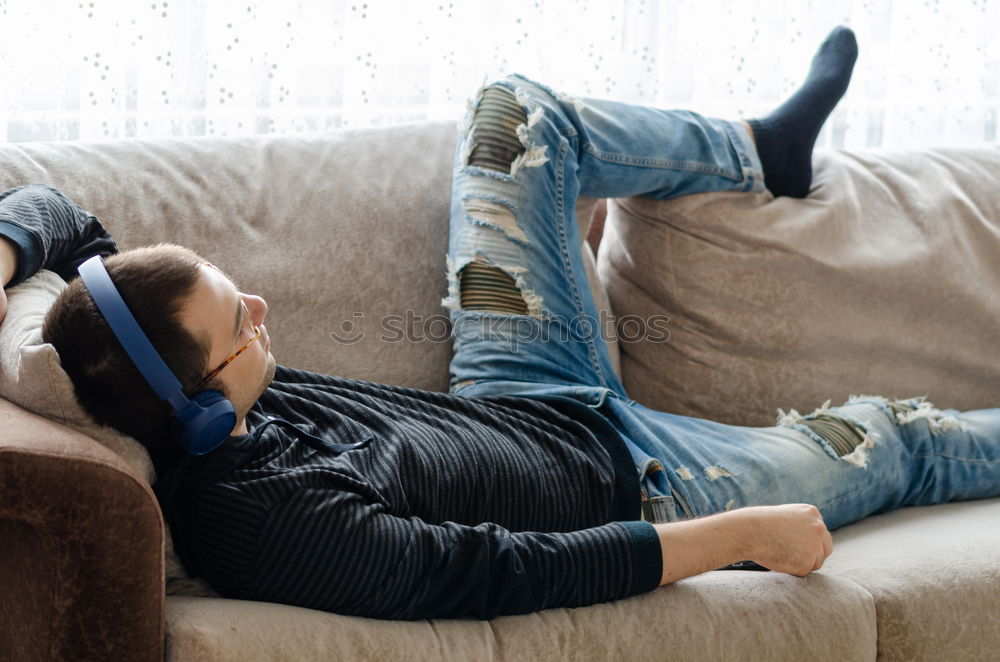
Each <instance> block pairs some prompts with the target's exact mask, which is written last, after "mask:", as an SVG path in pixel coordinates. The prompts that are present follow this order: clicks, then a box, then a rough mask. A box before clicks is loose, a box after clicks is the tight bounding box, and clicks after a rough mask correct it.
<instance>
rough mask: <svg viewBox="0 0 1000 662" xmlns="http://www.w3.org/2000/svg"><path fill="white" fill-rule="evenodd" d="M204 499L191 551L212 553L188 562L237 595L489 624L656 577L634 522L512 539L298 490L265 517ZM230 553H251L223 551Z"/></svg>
mask: <svg viewBox="0 0 1000 662" xmlns="http://www.w3.org/2000/svg"><path fill="white" fill-rule="evenodd" d="M229 489H231V488H220V487H215V486H213V487H211V488H209V491H210V492H211V491H216V490H223V491H226V492H228V491H229ZM230 494H231V493H230ZM206 497H208V498H206V499H205V500H203V502H202V503H206V504H214V505H206V506H205V507H203V508H202V513H201V515H202V518H203V519H202V520H201V526H199V538H200V539H201V540H200V542H201V543H202V544H201V545H199V548H200V549H202V550H211V556H210V557H209V556H207V555H206V553H205V552H204V551H203V552H202V553H201V554H200V556H201V558H200V559H199V564H200V565H201V567H202V568H203V569H205V570H207V571H209V572H211V573H212V574H214V575H215V576H216V577H217V578H218V579H221V578H222V577H225V578H226V580H225V583H227V584H228V583H230V582H232V584H231V587H229V588H230V590H232V591H236V592H239V593H242V595H241V596H240V597H244V598H248V599H256V600H267V601H275V602H282V603H286V604H293V605H298V606H303V607H309V608H314V609H322V610H327V611H334V612H337V613H341V614H353V615H359V616H368V617H375V618H390V619H423V618H441V617H477V618H481V619H489V618H493V617H495V616H498V615H501V614H520V613H527V612H532V611H536V610H539V609H545V608H549V607H579V606H584V605H589V604H593V603H596V602H604V601H608V600H615V599H620V598H624V597H627V596H629V595H634V594H636V593H642V592H645V591H648V590H651V589H652V588H655V587H656V585H657V584H658V583H659V578H660V574H661V567H660V563H661V561H660V545H659V541H658V539H657V537H656V535H655V532H654V530H653V527H652V526H651V525H650V524H648V523H645V522H612V523H609V524H606V525H603V526H597V527H594V528H589V529H585V530H582V531H573V532H566V533H536V532H511V531H508V530H506V529H504V528H502V527H500V526H498V525H496V524H489V523H485V524H480V525H477V526H465V525H460V524H456V523H454V522H444V523H443V524H441V525H432V524H428V523H426V522H424V521H422V520H421V519H419V518H416V517H412V516H411V517H403V516H397V515H394V514H392V513H389V512H387V511H386V509H385V508H384V507H383V506H382V505H381V504H378V503H370V502H367V501H366V500H365V499H364V498H363V497H362V496H361V494H358V493H350V492H344V491H337V492H331V491H329V490H318V489H299V490H297V491H295V492H294V493H292V494H291V495H290V496H289V497H288V498H287V500H285V501H284V502H283V503H281V504H280V505H278V506H276V507H273V508H271V509H269V510H268V511H267V512H264V511H263V510H260V509H253V508H248V507H247V503H246V501H244V500H243V498H242V497H240V501H242V502H243V506H244V507H243V509H242V510H243V511H244V512H245V513H246V514H240V513H236V512H234V509H233V507H232V505H233V502H232V501H230V500H229V499H227V498H226V496H225V495H224V494H223V492H222V491H220V492H216V494H215V495H214V497H213V496H209V495H207V494H206ZM216 497H218V498H216ZM226 502H229V503H228V504H226V505H223V504H224V503H226ZM212 511H214V514H213V512H212ZM239 549H244V550H245V549H255V550H256V552H255V554H253V555H247V554H245V553H244V554H242V555H240V554H233V553H232V552H231V551H230V550H239ZM250 556H253V558H250ZM215 565H218V566H219V567H218V568H215V567H211V566H215ZM249 586H253V587H254V588H253V590H252V591H247V587H249Z"/></svg>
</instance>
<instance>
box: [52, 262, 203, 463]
mask: <svg viewBox="0 0 1000 662" xmlns="http://www.w3.org/2000/svg"><path fill="white" fill-rule="evenodd" d="M204 262H205V260H203V259H202V258H201V257H199V256H198V254H197V253H195V252H194V251H191V250H189V249H187V248H184V247H182V246H177V245H175V244H157V245H156V246H149V247H146V248H137V249H133V250H129V251H123V252H121V253H119V254H117V255H113V256H111V257H109V258H107V259H106V260H105V261H104V264H105V267H106V268H107V270H108V275H109V276H111V280H112V281H113V282H114V284H115V287H116V288H117V289H118V292H119V293H120V294H121V296H122V299H124V301H125V304H126V305H127V306H128V308H129V310H130V311H131V312H132V315H133V316H135V319H136V321H137V322H138V323H139V326H140V327H141V328H142V330H143V331H144V332H145V334H146V337H148V338H149V341H150V342H151V343H152V344H153V347H155V348H156V351H157V352H159V354H160V356H161V357H162V358H163V360H164V362H165V363H166V364H167V366H168V367H169V368H170V370H171V371H172V372H173V373H174V375H175V376H176V377H177V379H178V380H179V381H180V383H181V386H182V387H183V388H184V390H185V392H186V393H188V394H189V395H190V389H192V388H193V387H194V386H196V385H197V384H198V382H199V381H200V380H201V379H202V377H203V376H204V375H205V373H206V372H208V370H207V369H206V364H207V363H208V353H209V347H208V339H207V337H205V338H196V337H194V336H193V335H192V334H191V333H190V332H188V331H187V329H185V328H184V327H183V326H182V325H181V322H180V310H181V307H182V305H183V303H184V301H185V299H186V298H187V297H188V296H190V295H191V293H192V292H193V291H194V288H195V285H196V284H197V282H198V278H199V274H200V272H199V267H200V266H201V265H202V264H204ZM42 339H43V340H44V341H45V342H48V343H51V344H52V345H53V346H54V347H55V349H56V352H57V353H58V354H59V359H60V361H61V362H62V367H63V369H64V370H65V371H66V374H68V375H69V377H70V379H71V380H72V381H73V389H74V391H75V393H76V398H77V400H78V401H79V402H80V404H81V406H82V407H83V408H84V410H85V411H86V412H87V413H88V414H90V416H91V417H93V419H94V420H95V421H97V422H98V423H100V424H102V425H107V426H110V427H113V428H115V429H116V430H118V431H119V432H123V433H125V434H127V435H129V436H131V437H133V438H135V439H136V440H138V441H139V442H140V443H142V444H143V445H144V446H146V447H147V448H149V449H151V450H152V449H163V450H165V451H167V450H174V449H175V448H176V447H175V443H174V441H173V439H172V438H171V437H170V434H169V417H170V413H171V409H170V406H169V405H167V404H166V403H165V402H163V401H162V400H160V399H159V398H158V397H157V396H156V394H155V393H154V392H153V389H152V387H150V386H149V384H148V383H147V382H146V380H145V379H144V378H143V377H142V375H141V374H140V373H139V370H138V368H136V367H135V364H133V363H132V360H131V359H130V358H129V357H128V355H127V354H126V353H125V350H124V349H123V348H122V346H121V344H120V343H119V342H118V339H117V338H116V337H115V335H114V333H113V332H112V331H111V327H109V326H108V323H107V322H106V321H105V320H104V317H103V316H102V315H101V313H100V311H99V310H98V309H97V305H96V304H95V303H94V300H93V298H92V297H91V296H90V292H89V291H88V290H87V288H86V287H85V286H84V284H83V281H82V280H81V279H80V278H74V279H73V280H72V281H70V283H69V284H68V285H67V286H66V288H65V289H64V290H63V291H62V292H61V293H60V295H59V297H58V298H57V299H56V301H55V303H54V304H53V305H52V308H51V309H50V310H49V312H48V314H47V315H46V316H45V323H44V325H43V327H42ZM210 386H211V387H212V388H220V387H221V383H219V382H217V381H216V383H213V384H210Z"/></svg>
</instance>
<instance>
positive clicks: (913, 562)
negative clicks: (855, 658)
mask: <svg viewBox="0 0 1000 662" xmlns="http://www.w3.org/2000/svg"><path fill="white" fill-rule="evenodd" d="M833 538H834V547H833V555H832V556H830V558H829V559H828V560H827V562H826V565H824V566H823V569H822V570H821V571H820V572H821V573H822V574H824V575H833V576H836V577H839V578H841V579H846V580H850V581H853V582H856V583H857V584H858V585H859V586H861V587H863V588H864V589H865V590H866V591H868V592H869V593H871V595H872V597H873V599H874V601H875V612H876V617H877V620H878V650H879V658H878V659H879V660H880V662H881V661H883V660H884V661H885V662H891V661H895V660H898V661H899V662H903V661H906V662H920V661H921V660H927V661H928V662H929V661H930V660H995V659H997V651H1000V499H985V500H982V501H966V502H962V503H950V504H944V505H940V506H926V507H919V508H903V509H901V510H897V511H895V512H892V513H887V514H885V515H876V516H874V517H870V518H868V519H866V520H863V521H861V522H858V523H857V524H852V525H851V526H848V527H844V528H843V529H840V530H838V531H836V532H835V533H834V536H833Z"/></svg>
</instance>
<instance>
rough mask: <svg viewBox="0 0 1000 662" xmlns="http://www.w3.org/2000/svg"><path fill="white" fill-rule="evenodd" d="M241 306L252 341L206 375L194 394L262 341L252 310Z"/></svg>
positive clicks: (242, 304) (244, 305) (244, 304)
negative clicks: (251, 313) (251, 346)
mask: <svg viewBox="0 0 1000 662" xmlns="http://www.w3.org/2000/svg"><path fill="white" fill-rule="evenodd" d="M209 266H211V265H209ZM240 305H241V306H243V319H244V321H245V322H248V323H249V325H250V333H251V337H250V340H248V341H247V344H245V345H243V346H242V347H240V348H239V349H238V350H236V351H235V352H234V353H233V355H232V356H230V357H229V358H228V359H226V360H225V361H223V362H222V365H220V366H219V367H218V368H216V369H215V370H213V371H212V372H210V373H208V375H206V376H205V377H204V379H202V380H201V381H200V382H198V385H197V386H195V387H194V389H193V391H194V392H197V391H200V390H201V388H202V387H203V386H204V385H205V384H207V383H208V382H210V381H212V380H213V379H215V376H216V375H218V374H219V373H220V372H222V369H223V368H225V367H226V366H227V365H229V364H230V363H232V362H233V361H234V360H235V359H236V357H237V356H239V355H240V354H242V353H243V352H245V351H247V348H248V347H250V345H252V344H254V343H255V342H257V341H258V340H260V337H261V335H262V332H261V330H260V327H259V326H257V325H255V324H254V323H253V316H252V315H250V309H249V308H247V304H246V302H244V301H242V300H241V301H240ZM245 330H246V327H245V326H244V327H242V328H241V329H240V335H241V336H242V335H243V331H245Z"/></svg>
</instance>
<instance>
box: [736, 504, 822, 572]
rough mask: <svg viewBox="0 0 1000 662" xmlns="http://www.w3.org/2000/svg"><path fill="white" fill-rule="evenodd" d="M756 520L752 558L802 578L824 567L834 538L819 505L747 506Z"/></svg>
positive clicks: (772, 568) (749, 552)
mask: <svg viewBox="0 0 1000 662" xmlns="http://www.w3.org/2000/svg"><path fill="white" fill-rule="evenodd" d="M742 511H743V512H744V513H745V516H746V517H748V518H750V520H751V521H752V522H755V526H754V529H755V531H754V532H753V533H752V534H751V536H750V537H749V538H748V543H749V547H748V550H747V551H748V558H750V560H752V561H756V562H757V563H759V564H760V565H762V566H764V567H765V568H770V569H771V570H777V571H779V572H787V573H788V574H791V575H797V576H799V577H802V576H804V575H808V574H809V573H810V572H812V571H813V570H819V569H820V568H821V567H823V562H824V561H825V560H826V558H827V557H828V556H830V554H831V553H832V552H833V538H832V537H831V536H830V531H829V530H828V529H827V528H826V524H825V523H824V522H823V516H822V515H821V514H820V512H819V509H817V508H816V506H811V505H809V504H805V503H791V504H785V505H781V506H755V507H750V508H743V509H742Z"/></svg>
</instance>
